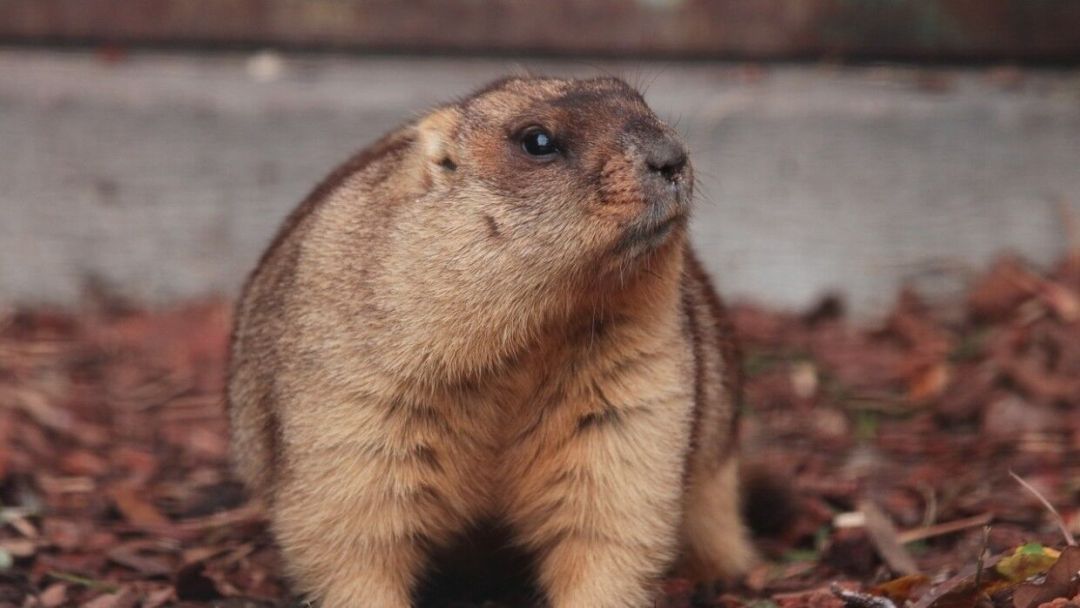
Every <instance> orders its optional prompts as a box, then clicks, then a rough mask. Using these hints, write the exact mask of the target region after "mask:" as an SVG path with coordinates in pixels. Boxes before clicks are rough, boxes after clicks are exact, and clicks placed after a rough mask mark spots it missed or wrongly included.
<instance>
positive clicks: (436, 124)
mask: <svg viewBox="0 0 1080 608" xmlns="http://www.w3.org/2000/svg"><path fill="white" fill-rule="evenodd" d="M460 120H461V110H460V109H459V108H456V107H454V106H447V107H444V108H439V109H437V110H435V111H434V112H432V113H430V114H428V115H427V116H425V117H424V118H423V119H421V120H420V122H419V123H418V124H417V125H416V132H417V134H418V143H419V150H420V157H421V158H422V159H423V161H422V162H423V163H424V164H425V167H424V170H425V173H426V174H428V175H430V176H431V178H432V180H433V181H435V182H436V183H438V182H441V181H442V180H444V179H446V174H447V173H453V172H454V171H456V170H457V167H458V150H457V138H456V136H457V131H458V125H459V123H460Z"/></svg>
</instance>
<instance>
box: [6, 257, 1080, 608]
mask: <svg viewBox="0 0 1080 608" xmlns="http://www.w3.org/2000/svg"><path fill="white" fill-rule="evenodd" d="M965 306H966V314H965V315H964V316H963V318H962V319H959V320H957V319H954V318H953V319H950V318H945V317H943V316H941V315H939V314H937V313H936V312H935V311H933V310H931V309H930V308H929V307H927V306H925V305H924V304H923V303H922V302H921V301H920V300H919V298H918V297H917V296H916V295H914V294H913V293H912V292H907V291H905V292H903V293H901V294H900V295H899V297H898V299H897V303H896V305H895V307H894V309H893V311H892V313H891V314H890V315H888V317H887V318H886V319H885V321H884V322H882V323H880V324H877V325H875V326H870V327H867V326H862V325H859V324H856V323H853V322H851V321H849V320H848V319H846V318H845V316H844V314H843V310H842V308H843V307H842V303H841V302H840V301H839V300H838V299H835V298H829V299H826V300H825V301H823V302H822V304H821V306H819V307H818V308H817V309H815V310H813V311H811V312H809V313H807V314H802V315H797V314H790V313H780V312H775V311H770V310H767V309H765V308H762V307H759V306H753V305H748V304H740V305H736V306H733V307H732V309H731V314H732V316H733V319H734V322H735V325H736V327H737V330H738V333H739V336H740V340H741V343H742V347H743V350H744V353H745V367H746V372H747V394H746V399H745V405H744V406H743V423H744V424H743V429H742V435H741V442H742V453H743V455H744V456H743V460H744V485H745V486H746V490H747V491H746V494H747V496H746V500H747V503H748V505H749V506H748V509H747V514H748V521H749V522H750V524H751V527H752V528H753V529H754V531H755V536H756V539H757V540H756V542H757V545H758V546H759V548H760V550H761V554H762V561H761V563H760V565H758V566H757V567H756V568H755V569H754V570H753V571H752V572H751V573H750V574H749V575H748V576H747V577H746V580H745V582H744V583H742V584H741V585H739V586H735V587H726V588H725V587H721V586H718V585H714V584H705V583H703V582H700V581H691V580H688V579H685V578H683V577H681V576H680V573H678V572H675V573H672V575H671V576H669V577H668V578H667V579H666V580H665V582H664V583H663V585H662V590H663V593H662V599H661V600H660V602H659V603H658V606H662V607H666V608H691V607H699V608H703V607H724V608H740V607H747V608H843V607H848V608H905V607H908V608H1039V607H1041V608H1080V548H1077V547H1075V546H1069V543H1068V542H1067V539H1068V538H1069V537H1070V535H1075V534H1077V533H1078V532H1080V251H1073V252H1072V253H1071V254H1070V255H1068V256H1066V257H1065V259H1064V260H1062V261H1061V262H1060V263H1059V264H1058V265H1057V266H1056V267H1055V268H1054V269H1052V270H1051V271H1050V272H1045V273H1040V272H1038V271H1036V270H1034V269H1032V268H1031V267H1030V266H1028V265H1027V264H1025V263H1024V262H1022V261H1021V260H1019V259H1017V258H1013V257H1005V258H1002V259H1001V260H999V261H998V262H996V263H995V264H994V265H993V266H992V267H991V268H990V269H989V270H988V272H986V273H985V274H984V275H983V276H982V277H980V278H979V279H978V280H976V281H974V283H973V284H972V286H971V290H970V291H969V293H968V297H967V300H966V302H965ZM230 323H231V316H230V304H229V303H227V302H225V301H221V300H211V301H205V302H194V303H186V304H180V305H176V306H173V307H169V308H164V309H158V310H146V309H141V308H138V307H132V306H124V305H121V304H119V303H107V304H102V303H100V302H97V303H91V304H89V305H88V306H87V307H86V308H85V310H82V311H80V312H78V313H64V312H57V311H51V310H43V309H32V310H16V311H8V312H7V313H3V314H0V607H3V606H18V607H43V608H48V607H59V606H89V607H93V608H128V607H130V608H137V607H143V608H152V607H157V606H173V605H179V606H236V607H239V606H250V607H270V606H292V605H297V604H296V600H295V599H294V598H290V597H289V595H288V591H287V584H286V582H285V580H284V579H283V576H282V569H281V561H280V557H279V555H278V553H277V550H276V549H275V547H274V544H273V542H272V541H271V539H270V536H269V534H268V532H267V526H266V521H265V516H264V513H263V512H262V511H261V509H260V508H259V507H258V506H257V505H255V504H254V503H252V502H249V500H248V498H247V497H246V495H245V493H244V492H243V490H242V488H241V487H240V486H239V484H237V483H236V481H235V480H234V479H233V478H232V477H231V476H230V473H229V471H228V466H227V454H228V437H227V421H226V417H225V414H224V406H223V398H222V394H223V387H224V382H225V377H224V374H225V351H226V346H227V341H228V335H229V331H230ZM1013 474H1015V476H1016V477H1018V478H1019V479H1020V480H1021V481H1022V483H1023V484H1024V487H1021V485H1020V484H1018V483H1017V480H1016V479H1014V478H1013ZM1047 505H1050V506H1052V507H1054V509H1048V508H1047ZM1055 510H1056V512H1055ZM987 526H988V528H986V527H987ZM452 605H453V606H457V607H459V608H465V607H467V606H470V604H465V603H456V604H452ZM497 605H503V604H490V603H489V604H486V606H497Z"/></svg>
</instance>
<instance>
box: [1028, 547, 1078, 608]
mask: <svg viewBox="0 0 1080 608" xmlns="http://www.w3.org/2000/svg"><path fill="white" fill-rule="evenodd" d="M1078 591H1080V547H1077V546H1072V547H1066V548H1065V550H1064V551H1062V552H1061V556H1060V557H1058V560H1057V561H1056V562H1054V565H1053V566H1051V567H1050V570H1048V571H1047V572H1046V578H1045V580H1043V581H1042V582H1041V583H1025V584H1023V585H1020V586H1019V587H1018V588H1017V589H1016V592H1015V593H1013V606H1015V607H1016V608H1035V607H1036V606H1038V605H1039V604H1042V603H1043V602H1049V601H1050V600H1053V599H1055V598H1059V597H1064V598H1070V597H1072V596H1074V595H1076V593H1077V592H1078Z"/></svg>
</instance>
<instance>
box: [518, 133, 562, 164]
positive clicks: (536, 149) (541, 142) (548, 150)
mask: <svg viewBox="0 0 1080 608" xmlns="http://www.w3.org/2000/svg"><path fill="white" fill-rule="evenodd" d="M521 148H522V149H523V150H525V153H526V154H528V155H529V156H540V157H544V156H554V155H555V154H556V153H558V151H559V148H558V146H556V145H555V138H554V137H552V136H551V133H548V132H547V131H545V130H544V129H542V128H540V127H533V128H531V129H529V130H528V131H525V134H524V135H522V137H521Z"/></svg>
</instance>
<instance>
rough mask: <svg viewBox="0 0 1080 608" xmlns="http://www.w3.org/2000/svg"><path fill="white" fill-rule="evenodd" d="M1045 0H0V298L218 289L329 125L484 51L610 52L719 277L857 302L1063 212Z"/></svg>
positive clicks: (576, 57)
mask: <svg viewBox="0 0 1080 608" xmlns="http://www.w3.org/2000/svg"><path fill="white" fill-rule="evenodd" d="M1078 60H1080V2H1076V1H1073V0H977V1H972V0H920V1H912V0H799V1H794V0H789V1H781V0H769V1H761V2H747V1H746V0H714V1H706V0H554V1H551V2H545V3H533V2H522V1H520V0H494V1H489V2H480V1H476V0H439V1H422V2H396V1H390V0H307V1H298V0H229V1H218V2H205V1H201V0H147V1H144V2H129V1H123V0H0V300H2V301H3V302H6V303H12V302H14V303H17V304H58V305H61V306H63V305H69V304H72V303H75V302H77V301H78V300H79V299H80V298H81V297H82V296H83V295H84V294H85V292H86V290H87V289H88V288H90V289H94V290H101V291H104V292H106V293H109V294H111V295H113V296H120V297H124V298H129V299H131V300H133V301H135V302H145V303H150V304H161V303H168V302H172V301H176V300H179V299H188V298H196V297H203V296H206V295H211V294H221V295H224V296H226V297H228V296H232V295H234V294H235V293H236V291H237V289H238V286H239V285H240V283H241V281H242V279H243V276H244V275H245V273H246V272H247V271H248V270H249V269H250V268H251V267H252V266H253V264H254V261H255V260H256V258H257V256H258V254H259V253H260V251H261V249H262V248H263V247H264V246H265V245H266V243H267V242H268V239H269V238H270V236H271V234H272V233H273V231H274V229H275V228H276V226H277V225H278V224H279V222H280V221H281V219H282V218H283V217H284V215H285V214H286V213H287V211H288V210H289V209H290V208H291V207H292V206H294V205H295V204H296V203H297V202H298V201H299V200H300V199H301V198H302V197H303V196H304V195H305V194H306V193H307V192H308V191H309V190H310V188H311V187H312V186H313V185H314V183H315V182H316V181H317V180H318V179H320V178H321V177H322V176H323V175H325V174H326V173H327V172H328V171H329V170H330V169H331V168H332V167H333V166H335V165H336V164H337V163H338V162H340V161H342V160H343V159H345V158H346V157H347V156H348V155H349V154H350V153H351V152H353V151H355V150H357V149H359V148H362V147H364V146H365V145H367V144H368V143H369V142H371V141H372V140H373V139H374V138H376V137H377V136H378V135H380V134H381V133H383V132H385V131H388V130H391V129H393V128H394V127H395V125H397V124H398V123H399V122H401V121H402V120H405V119H407V118H409V117H411V116H413V115H414V114H415V113H417V112H419V111H422V110H423V109H424V108H426V107H429V106H431V105H433V104H435V103H438V102H440V101H444V100H447V99H452V98H454V97H455V96H459V95H463V94H466V93H468V92H469V91H470V90H471V89H473V88H475V87H477V86H479V85H481V84H483V83H484V82H485V81H487V80H489V79H491V78H493V77H496V76H498V75H502V74H506V73H523V72H529V73H546V74H559V75H564V74H573V75H582V76H590V75H598V74H615V75H619V76H622V77H624V78H626V79H627V80H628V81H630V82H631V83H634V84H636V85H637V86H639V87H640V88H641V89H643V90H644V91H645V95H646V98H647V99H648V101H649V102H650V103H651V104H652V105H653V107H654V108H655V109H656V110H657V112H658V113H659V114H660V115H661V116H662V117H664V118H665V119H667V120H669V121H670V122H671V123H672V124H674V125H676V126H677V128H678V130H679V131H681V132H682V133H683V134H684V135H685V136H686V138H687V140H688V141H689V144H690V146H691V149H692V153H693V157H694V162H695V166H696V167H697V169H698V173H699V175H700V177H701V182H702V188H701V189H700V191H699V192H700V196H699V203H700V206H699V212H698V218H697V223H696V225H695V228H694V230H695V235H694V238H695V240H696V242H697V245H698V247H699V248H700V249H701V250H702V252H703V257H704V258H705V261H706V263H707V264H708V266H709V267H710V269H711V270H712V271H713V273H714V275H715V276H716V277H717V280H718V282H719V283H720V285H721V288H722V290H723V291H724V292H725V293H726V294H728V296H729V297H732V298H735V299H743V300H751V301H757V302H761V303H765V304H768V305H770V306H773V307H778V308H781V309H803V308H806V307H807V306H810V305H813V304H814V303H815V302H817V301H819V300H820V299H821V298H822V297H823V296H824V295H826V294H829V293H838V294H840V295H842V296H843V298H844V300H845V301H846V303H847V304H848V305H849V308H850V309H851V310H852V311H853V312H854V313H855V314H856V315H857V316H863V317H874V316H877V315H880V314H881V313H883V312H884V311H885V310H886V309H887V307H888V306H889V305H891V303H892V302H893V300H894V295H895V293H896V290H897V289H898V287H899V286H901V285H912V286H914V287H915V288H916V289H917V290H918V291H919V292H920V293H921V294H923V295H924V296H925V297H926V298H927V299H928V300H929V301H931V302H934V303H938V304H942V305H946V304H948V303H951V302H955V301H957V296H958V294H960V293H961V291H962V290H963V289H964V287H965V285H966V284H967V283H968V281H969V280H970V279H971V276H972V274H973V273H975V272H976V271H978V270H981V269H983V268H985V267H986V266H987V264H988V263H989V261H990V260H991V259H992V258H993V257H994V256H995V255H997V254H999V253H1000V252H1002V251H1015V252H1017V253H1019V254H1021V255H1022V256H1023V257H1025V258H1027V259H1028V260H1030V261H1032V262H1033V263H1035V264H1036V265H1043V266H1045V265H1046V264H1048V263H1050V262H1051V261H1053V260H1055V259H1057V258H1059V257H1060V256H1061V255H1062V253H1063V252H1064V251H1065V249H1066V246H1067V245H1066V243H1067V238H1068V235H1067V232H1068V230H1067V226H1068V217H1069V216H1070V215H1071V214H1075V213H1077V212H1080V69H1077V66H1078Z"/></svg>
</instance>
